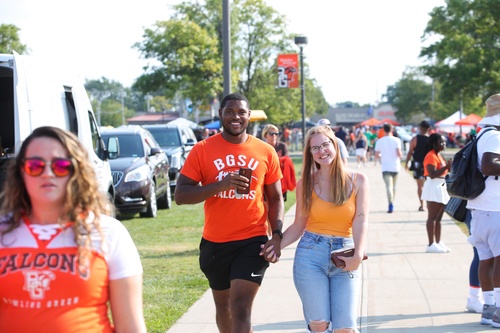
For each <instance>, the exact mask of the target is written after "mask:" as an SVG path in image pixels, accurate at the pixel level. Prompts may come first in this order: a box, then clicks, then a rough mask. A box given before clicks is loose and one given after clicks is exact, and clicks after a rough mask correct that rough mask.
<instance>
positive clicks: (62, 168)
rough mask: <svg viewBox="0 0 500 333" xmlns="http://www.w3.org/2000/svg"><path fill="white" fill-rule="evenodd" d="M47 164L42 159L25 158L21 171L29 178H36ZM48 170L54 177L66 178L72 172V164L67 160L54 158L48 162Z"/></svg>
mask: <svg viewBox="0 0 500 333" xmlns="http://www.w3.org/2000/svg"><path fill="white" fill-rule="evenodd" d="M47 163H48V162H47V161H45V160H44V159H43V158H37V157H34V158H25V159H23V170H24V172H26V173H27V174H28V175H30V176H33V177H38V176H40V175H41V174H42V173H43V171H44V170H45V166H46V165H47ZM50 168H51V169H52V172H53V173H54V175H56V177H66V176H67V175H69V174H70V173H71V171H73V162H71V160H70V159H69V158H54V159H53V160H52V161H50Z"/></svg>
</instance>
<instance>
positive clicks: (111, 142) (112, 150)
mask: <svg viewBox="0 0 500 333" xmlns="http://www.w3.org/2000/svg"><path fill="white" fill-rule="evenodd" d="M106 146H107V147H108V158H109V159H110V160H114V159H117V158H118V157H119V156H120V143H119V142H118V138H117V137H110V138H108V144H107V145H106Z"/></svg>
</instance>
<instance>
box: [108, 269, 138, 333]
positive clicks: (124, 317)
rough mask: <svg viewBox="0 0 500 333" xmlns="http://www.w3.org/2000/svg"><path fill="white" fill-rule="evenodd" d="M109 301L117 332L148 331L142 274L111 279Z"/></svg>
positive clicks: (135, 332) (133, 332)
mask: <svg viewBox="0 0 500 333" xmlns="http://www.w3.org/2000/svg"><path fill="white" fill-rule="evenodd" d="M109 301H110V305H111V314H112V316H113V322H114V324H115V332H116V333H146V332H147V331H146V324H145V322H144V314H143V309H142V275H134V276H130V277H127V278H123V279H118V280H111V281H109Z"/></svg>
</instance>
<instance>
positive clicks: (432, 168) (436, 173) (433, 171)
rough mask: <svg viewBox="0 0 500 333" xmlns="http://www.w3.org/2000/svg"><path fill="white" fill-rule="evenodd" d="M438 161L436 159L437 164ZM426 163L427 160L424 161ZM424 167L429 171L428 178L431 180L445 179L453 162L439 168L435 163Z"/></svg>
mask: <svg viewBox="0 0 500 333" xmlns="http://www.w3.org/2000/svg"><path fill="white" fill-rule="evenodd" d="M436 156H437V155H436ZM437 161H439V160H438V159H436V163H438V162H437ZM424 162H425V160H424ZM424 166H425V169H426V170H427V174H428V175H429V176H428V177H429V178H431V179H434V178H439V177H443V176H444V175H445V172H446V171H447V170H450V168H451V162H448V163H446V164H445V165H444V166H441V167H439V168H438V167H437V166H436V165H435V164H434V163H427V164H424Z"/></svg>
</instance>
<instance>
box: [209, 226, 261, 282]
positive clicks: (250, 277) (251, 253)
mask: <svg viewBox="0 0 500 333" xmlns="http://www.w3.org/2000/svg"><path fill="white" fill-rule="evenodd" d="M267 241H268V238H267V236H259V237H253V238H249V239H244V240H239V241H234V242H226V243H214V242H210V241H208V240H206V239H204V238H202V239H201V242H200V268H201V271H202V272H203V273H204V274H205V276H206V277H207V279H208V282H209V284H210V288H212V289H214V290H226V289H229V287H230V286H231V280H233V279H242V280H247V281H251V282H255V283H257V284H258V285H259V286H260V284H261V283H262V279H263V278H264V273H265V272H266V269H267V268H268V267H269V262H267V261H266V260H265V259H264V258H263V257H262V256H260V255H259V253H260V251H261V248H260V246H261V245H262V244H265V243H266V242H267Z"/></svg>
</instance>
